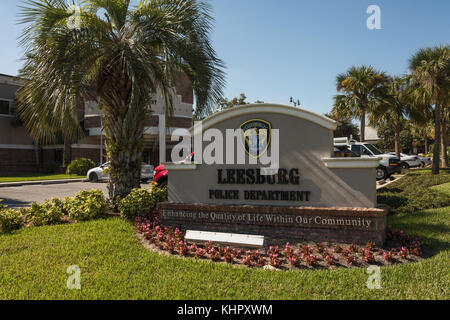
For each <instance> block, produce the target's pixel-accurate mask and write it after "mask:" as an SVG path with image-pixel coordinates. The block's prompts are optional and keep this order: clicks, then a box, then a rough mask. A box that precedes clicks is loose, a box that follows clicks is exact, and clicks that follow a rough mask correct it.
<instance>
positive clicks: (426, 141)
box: [425, 134, 428, 154]
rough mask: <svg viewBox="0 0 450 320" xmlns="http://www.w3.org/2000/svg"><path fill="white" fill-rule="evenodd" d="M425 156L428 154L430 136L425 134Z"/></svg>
mask: <svg viewBox="0 0 450 320" xmlns="http://www.w3.org/2000/svg"><path fill="white" fill-rule="evenodd" d="M425 154H428V136H427V135H426V134H425Z"/></svg>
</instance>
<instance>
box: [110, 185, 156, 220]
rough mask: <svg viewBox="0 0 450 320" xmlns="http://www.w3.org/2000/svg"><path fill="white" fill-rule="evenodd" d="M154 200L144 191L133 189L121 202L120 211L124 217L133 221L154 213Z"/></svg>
mask: <svg viewBox="0 0 450 320" xmlns="http://www.w3.org/2000/svg"><path fill="white" fill-rule="evenodd" d="M152 207H153V198H152V195H151V194H150V192H148V191H147V190H144V189H133V190H132V191H131V192H130V194H129V195H127V196H126V197H125V198H123V199H122V200H120V201H119V204H118V209H119V211H120V213H121V214H122V216H124V217H126V218H129V219H132V218H135V217H138V216H145V215H148V214H149V213H150V212H152V211H153V209H152Z"/></svg>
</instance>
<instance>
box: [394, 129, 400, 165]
mask: <svg viewBox="0 0 450 320" xmlns="http://www.w3.org/2000/svg"><path fill="white" fill-rule="evenodd" d="M394 143H395V155H396V156H397V157H398V158H400V125H398V124H396V125H395V127H394Z"/></svg>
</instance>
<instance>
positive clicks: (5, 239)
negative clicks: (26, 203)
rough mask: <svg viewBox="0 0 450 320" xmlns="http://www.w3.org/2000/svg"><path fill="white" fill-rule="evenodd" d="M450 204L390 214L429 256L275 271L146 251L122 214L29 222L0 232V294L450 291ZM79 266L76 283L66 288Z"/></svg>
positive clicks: (315, 295)
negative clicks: (371, 279) (377, 266)
mask: <svg viewBox="0 0 450 320" xmlns="http://www.w3.org/2000/svg"><path fill="white" fill-rule="evenodd" d="M449 221H450V208H441V209H432V210H426V211H423V212H418V213H415V214H412V215H405V216H402V215H398V216H395V217H390V219H389V223H390V224H392V225H393V226H395V227H400V228H403V229H404V230H405V231H407V232H408V233H409V234H411V235H420V236H422V237H423V238H424V243H425V244H428V245H432V246H433V248H434V256H433V257H432V258H430V259H427V260H423V261H422V262H419V263H415V264H404V265H397V266H393V267H383V268H382V287H383V289H382V290H375V291H372V290H369V289H367V288H366V281H367V277H368V275H367V274H366V273H365V272H366V270H365V269H343V268H341V269H337V270H331V271H330V270H319V271H309V270H300V271H291V272H277V271H264V270H252V269H247V268H235V267H231V266H228V265H223V264H215V263H210V262H208V261H195V260H183V259H179V258H176V257H169V256H161V255H158V254H156V253H153V252H150V251H147V250H146V249H144V248H143V247H142V245H141V244H140V242H139V240H138V239H137V237H136V234H135V230H134V227H133V226H132V225H131V224H130V223H129V222H128V221H125V220H123V219H121V218H110V219H105V220H97V221H92V222H85V223H79V224H72V225H59V226H52V227H39V228H29V229H24V230H21V231H19V232H18V233H16V234H13V235H2V236H0V299H449V298H450V292H449V288H450V274H449V270H450V268H449V267H450V264H449V263H450V248H449V242H450V230H449V227H450V223H449ZM70 265H78V266H79V267H80V268H81V272H82V273H81V285H82V289H81V290H79V291H78V290H75V291H70V290H68V289H67V288H66V281H67V278H68V276H69V275H68V274H66V270H67V267H68V266H70Z"/></svg>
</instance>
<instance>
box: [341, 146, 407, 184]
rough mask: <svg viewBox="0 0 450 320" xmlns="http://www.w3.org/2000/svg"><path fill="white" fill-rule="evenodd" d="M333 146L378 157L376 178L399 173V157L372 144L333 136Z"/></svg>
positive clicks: (381, 178)
mask: <svg viewBox="0 0 450 320" xmlns="http://www.w3.org/2000/svg"><path fill="white" fill-rule="evenodd" d="M334 146H335V147H336V148H348V150H350V151H352V152H353V153H354V154H356V155H358V156H359V157H363V158H364V157H376V158H380V165H379V166H378V168H377V171H376V176H377V180H386V179H387V178H389V177H390V176H391V175H392V174H393V173H401V167H400V159H399V158H397V157H396V156H395V155H391V154H388V153H383V152H381V151H380V150H379V149H378V148H377V147H375V146H374V145H373V144H370V143H364V142H358V141H356V140H351V139H348V138H335V139H334Z"/></svg>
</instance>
